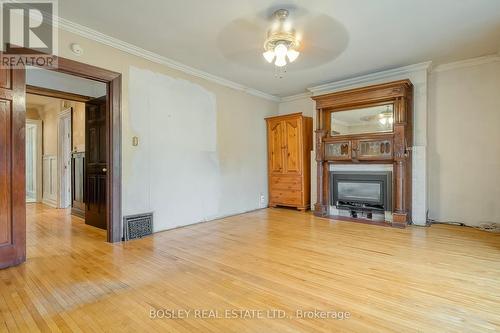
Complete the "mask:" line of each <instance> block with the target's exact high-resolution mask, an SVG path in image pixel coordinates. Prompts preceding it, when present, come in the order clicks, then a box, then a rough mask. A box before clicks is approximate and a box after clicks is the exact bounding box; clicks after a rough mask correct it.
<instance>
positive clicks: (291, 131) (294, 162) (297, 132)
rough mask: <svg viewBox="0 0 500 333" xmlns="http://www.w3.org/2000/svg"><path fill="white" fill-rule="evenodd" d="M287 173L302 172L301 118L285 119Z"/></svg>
mask: <svg viewBox="0 0 500 333" xmlns="http://www.w3.org/2000/svg"><path fill="white" fill-rule="evenodd" d="M284 129H285V133H284V139H285V140H284V141H285V173H300V172H301V149H302V145H301V130H302V129H301V119H300V118H299V119H287V120H285V121H284Z"/></svg>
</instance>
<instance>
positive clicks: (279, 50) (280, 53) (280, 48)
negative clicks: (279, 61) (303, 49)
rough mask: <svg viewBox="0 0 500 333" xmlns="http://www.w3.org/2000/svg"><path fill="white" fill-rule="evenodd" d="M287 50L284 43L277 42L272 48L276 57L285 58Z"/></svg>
mask: <svg viewBox="0 0 500 333" xmlns="http://www.w3.org/2000/svg"><path fill="white" fill-rule="evenodd" d="M287 52H288V48H287V47H286V45H285V44H278V45H276V47H275V48H274V54H276V58H285V56H286V53H287Z"/></svg>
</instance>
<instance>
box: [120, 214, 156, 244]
mask: <svg viewBox="0 0 500 333" xmlns="http://www.w3.org/2000/svg"><path fill="white" fill-rule="evenodd" d="M123 227H124V232H123V238H124V240H126V241H127V240H130V239H136V238H142V237H144V236H148V235H151V234H152V233H153V213H148V214H140V215H129V216H125V217H124V218H123Z"/></svg>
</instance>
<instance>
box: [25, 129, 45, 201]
mask: <svg viewBox="0 0 500 333" xmlns="http://www.w3.org/2000/svg"><path fill="white" fill-rule="evenodd" d="M26 124H31V125H34V126H35V127H36V162H35V170H36V172H35V179H36V185H35V186H36V199H35V202H42V193H43V192H42V189H43V183H42V177H43V176H42V153H43V152H42V142H43V137H42V121H41V120H35V119H26Z"/></svg>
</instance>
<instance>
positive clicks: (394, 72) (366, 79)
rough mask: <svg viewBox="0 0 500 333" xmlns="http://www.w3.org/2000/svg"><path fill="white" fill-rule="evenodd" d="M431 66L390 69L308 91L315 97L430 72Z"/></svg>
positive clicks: (420, 64) (419, 64)
mask: <svg viewBox="0 0 500 333" xmlns="http://www.w3.org/2000/svg"><path fill="white" fill-rule="evenodd" d="M431 64H432V62H431V61H426V62H421V63H418V64H413V65H408V66H404V67H398V68H393V69H388V70H385V71H381V72H376V73H370V74H366V75H361V76H356V77H353V78H349V79H345V80H340V81H334V82H330V83H325V84H322V85H319V86H314V87H310V88H307V90H309V91H310V92H311V93H312V95H313V96H316V95H320V94H324V93H328V92H332V91H336V90H339V89H343V88H347V87H351V86H355V85H361V84H363V83H372V82H373V81H376V80H383V79H387V78H391V77H394V76H398V75H408V74H410V73H415V72H419V71H429V69H430V67H431Z"/></svg>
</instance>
